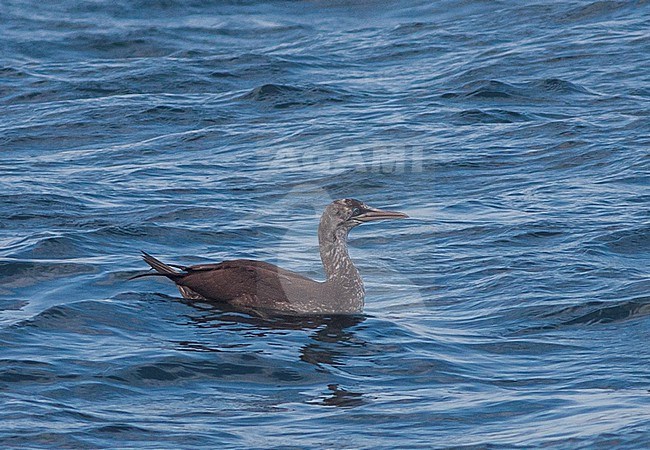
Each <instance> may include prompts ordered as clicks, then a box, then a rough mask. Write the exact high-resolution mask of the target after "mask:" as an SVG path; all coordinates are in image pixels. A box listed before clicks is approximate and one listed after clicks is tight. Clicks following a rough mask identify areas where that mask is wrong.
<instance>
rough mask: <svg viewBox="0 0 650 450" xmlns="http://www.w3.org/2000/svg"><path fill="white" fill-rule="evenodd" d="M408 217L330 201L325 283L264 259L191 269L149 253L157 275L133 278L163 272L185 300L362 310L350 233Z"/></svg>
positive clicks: (310, 310) (294, 309)
mask: <svg viewBox="0 0 650 450" xmlns="http://www.w3.org/2000/svg"><path fill="white" fill-rule="evenodd" d="M404 217H407V215H406V214H404V213H399V212H394V211H382V210H379V209H375V208H371V207H370V206H368V205H366V204H364V203H362V202H360V201H358V200H352V199H344V200H336V201H334V202H332V203H330V204H329V205H328V206H327V208H325V211H324V212H323V215H322V217H321V221H320V225H319V228H318V241H319V245H320V255H321V260H322V261H323V266H324V268H325V273H326V275H327V279H326V280H325V281H323V282H320V281H314V280H312V279H310V278H307V277H305V276H303V275H300V274H298V273H295V272H291V271H289V270H285V269H282V268H280V267H278V266H276V265H273V264H269V263H266V262H262V261H254V260H249V259H235V260H232V261H224V262H221V263H218V264H200V265H196V266H187V267H186V266H176V265H169V264H165V263H163V262H161V261H159V260H158V259H156V258H154V257H153V256H151V255H149V254H147V253H144V252H143V258H144V260H145V262H146V263H147V264H149V265H150V266H151V268H152V269H154V270H155V271H156V273H146V274H141V275H136V276H135V277H133V278H140V277H145V276H164V277H167V278H169V279H170V280H172V281H174V282H175V283H176V285H177V286H178V289H179V290H180V292H181V294H182V295H183V297H185V298H188V299H193V300H203V301H208V302H213V303H227V304H230V305H233V306H235V307H240V308H245V309H261V310H275V311H278V312H281V313H284V314H300V315H305V314H347V313H358V312H360V311H361V310H362V309H363V300H364V289H363V281H362V280H361V276H360V275H359V272H358V271H357V269H356V267H354V264H353V263H352V260H351V259H350V256H349V255H348V251H347V235H348V232H349V231H350V230H351V229H352V228H354V227H355V226H357V225H359V224H361V223H364V222H369V221H374V220H380V219H397V218H404ZM177 269H180V271H179V270H177Z"/></svg>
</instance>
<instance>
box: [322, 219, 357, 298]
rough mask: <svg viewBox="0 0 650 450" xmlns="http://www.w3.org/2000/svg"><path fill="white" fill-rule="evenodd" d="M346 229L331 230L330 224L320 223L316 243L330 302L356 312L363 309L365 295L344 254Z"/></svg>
mask: <svg viewBox="0 0 650 450" xmlns="http://www.w3.org/2000/svg"><path fill="white" fill-rule="evenodd" d="M349 230H350V229H349V228H347V227H341V226H339V227H336V228H334V229H332V225H331V222H325V221H321V224H320V226H319V228H318V243H319V246H320V257H321V260H322V262H323V267H324V269H325V274H326V276H327V281H326V282H325V283H326V284H327V285H328V286H329V288H330V290H331V292H332V295H333V298H332V301H334V302H337V303H339V304H340V305H341V307H343V308H345V309H346V310H350V311H356V310H361V308H363V300H364V295H365V292H364V287H363V280H362V279H361V275H360V274H359V271H358V270H357V268H356V267H355V266H354V263H353V262H352V259H351V258H350V255H349V254H348V246H347V237H348V232H349Z"/></svg>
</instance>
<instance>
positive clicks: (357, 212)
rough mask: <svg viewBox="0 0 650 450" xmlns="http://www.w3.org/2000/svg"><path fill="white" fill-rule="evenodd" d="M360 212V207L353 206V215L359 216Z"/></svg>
mask: <svg viewBox="0 0 650 450" xmlns="http://www.w3.org/2000/svg"><path fill="white" fill-rule="evenodd" d="M359 214H361V210H360V209H359V208H352V215H353V216H358V215H359Z"/></svg>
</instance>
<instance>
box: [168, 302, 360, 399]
mask: <svg viewBox="0 0 650 450" xmlns="http://www.w3.org/2000/svg"><path fill="white" fill-rule="evenodd" d="M184 303H186V304H188V305H191V306H193V307H194V308H195V311H197V312H198V314H189V315H185V316H184V317H185V318H186V319H188V321H187V322H185V323H186V324H187V325H192V326H195V327H199V328H209V329H219V328H223V329H228V330H229V331H231V332H232V331H235V332H241V333H243V334H244V335H246V336H248V337H254V338H256V339H257V338H260V337H273V336H276V337H277V336H278V335H280V336H282V335H287V334H289V333H290V332H292V331H299V330H303V331H306V332H308V339H307V342H305V343H304V344H303V345H302V346H301V347H300V350H299V352H298V353H299V356H298V359H299V360H300V361H303V362H306V363H309V364H312V365H314V366H315V367H316V370H317V371H318V372H321V373H325V374H326V373H330V372H331V368H332V367H337V366H339V367H340V366H344V365H345V359H346V357H349V356H351V353H352V355H354V354H355V353H357V351H352V352H351V351H350V349H351V348H355V349H363V348H364V347H365V344H366V343H365V341H363V340H361V339H360V338H359V337H358V335H357V334H355V327H356V326H357V325H359V324H361V323H363V321H365V319H366V317H365V316H363V315H331V316H312V317H296V316H277V315H273V316H271V317H266V316H264V315H263V314H262V315H260V314H254V312H251V314H248V313H245V312H242V311H241V309H240V308H237V309H235V308H232V309H231V308H227V306H226V307H224V306H223V305H222V307H220V308H218V307H215V306H213V305H207V304H201V303H193V302H191V301H187V300H186V301H185V302H184ZM176 344H178V345H179V347H180V348H179V349H180V350H182V351H192V352H223V351H227V349H229V348H247V347H249V344H246V343H237V344H225V345H224V344H223V343H221V344H219V345H218V346H216V345H215V346H213V345H210V344H208V343H206V342H196V341H177V342H176ZM363 395H364V394H363V393H361V392H353V391H351V390H349V389H344V388H342V387H340V386H339V385H338V384H335V383H330V384H328V385H327V390H326V391H325V392H323V393H322V395H320V396H319V397H318V398H316V399H314V400H310V401H308V403H310V404H318V405H322V406H337V407H354V406H359V405H362V404H364V403H365V400H364V399H363Z"/></svg>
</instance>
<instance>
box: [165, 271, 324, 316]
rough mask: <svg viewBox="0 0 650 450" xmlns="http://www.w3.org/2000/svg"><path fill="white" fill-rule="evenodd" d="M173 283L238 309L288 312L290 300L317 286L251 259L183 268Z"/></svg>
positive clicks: (295, 274) (307, 292)
mask: <svg viewBox="0 0 650 450" xmlns="http://www.w3.org/2000/svg"><path fill="white" fill-rule="evenodd" d="M184 270H185V271H186V272H187V274H186V275H185V276H183V277H182V278H181V279H179V280H176V283H177V284H179V285H181V286H186V287H188V288H190V289H191V290H192V291H194V292H196V293H197V294H200V295H202V296H203V297H205V298H206V299H208V300H214V301H220V302H227V303H231V304H233V305H238V306H248V307H255V308H270V309H291V303H292V302H291V299H292V298H295V297H296V296H300V295H302V293H304V295H309V292H310V291H311V292H313V291H314V290H315V289H316V288H317V287H318V285H319V283H318V282H316V281H313V280H311V279H309V278H307V277H305V276H303V275H300V274H297V273H295V272H291V271H288V270H285V269H281V268H279V267H277V266H275V265H273V264H270V263H264V262H260V261H253V260H233V261H224V262H222V263H218V264H200V265H197V266H191V267H185V268H184Z"/></svg>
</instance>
